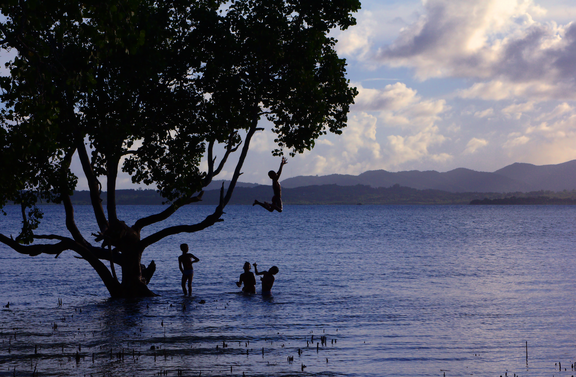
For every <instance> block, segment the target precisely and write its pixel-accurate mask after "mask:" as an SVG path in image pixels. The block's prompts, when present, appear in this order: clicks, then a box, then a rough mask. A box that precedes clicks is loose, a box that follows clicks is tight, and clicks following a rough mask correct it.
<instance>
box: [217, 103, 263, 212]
mask: <svg viewBox="0 0 576 377" xmlns="http://www.w3.org/2000/svg"><path fill="white" fill-rule="evenodd" d="M259 119H260V117H259V115H258V112H256V113H255V114H254V116H253V118H252V126H251V127H250V130H248V133H247V134H246V139H245V140H244V147H243V148H242V152H241V153H240V157H239V158H238V163H237V164H236V169H234V175H232V179H231V180H230V185H229V186H228V190H227V191H226V197H225V198H224V203H222V204H223V207H222V208H224V207H225V206H226V205H227V204H228V202H229V201H230V199H231V198H232V192H234V187H236V183H237V182H238V178H239V177H240V176H241V175H242V166H243V165H244V161H245V160H246V156H247V155H248V150H249V149H250V141H251V140H252V137H253V136H254V134H255V133H256V131H261V130H263V129H262V128H258V127H257V126H258V120H259Z"/></svg>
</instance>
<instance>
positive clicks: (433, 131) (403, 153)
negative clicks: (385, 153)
mask: <svg viewBox="0 0 576 377" xmlns="http://www.w3.org/2000/svg"><path fill="white" fill-rule="evenodd" d="M445 140H446V138H445V137H444V136H443V135H441V134H440V133H439V130H438V127H436V126H431V127H428V128H426V129H424V130H422V131H420V132H418V133H417V134H415V135H411V136H400V135H390V136H388V142H389V148H390V151H391V154H392V155H391V156H390V160H391V162H392V163H393V164H394V165H400V164H403V163H406V162H409V161H421V160H423V159H425V158H429V159H433V160H435V161H446V160H448V159H450V158H452V156H451V155H450V154H448V153H439V154H431V153H429V148H430V147H431V146H433V145H438V144H442V143H443V142H444V141H445Z"/></svg>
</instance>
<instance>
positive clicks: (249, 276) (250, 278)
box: [236, 262, 256, 293]
mask: <svg viewBox="0 0 576 377" xmlns="http://www.w3.org/2000/svg"><path fill="white" fill-rule="evenodd" d="M254 267H256V266H254ZM251 268H252V266H251V265H250V263H248V262H246V263H244V273H243V274H241V275H240V279H239V280H238V282H236V285H237V286H238V287H240V286H242V283H244V288H242V292H244V293H256V277H255V276H254V273H253V272H251V271H250V269H251Z"/></svg>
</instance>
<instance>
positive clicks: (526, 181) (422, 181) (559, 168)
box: [281, 160, 576, 193]
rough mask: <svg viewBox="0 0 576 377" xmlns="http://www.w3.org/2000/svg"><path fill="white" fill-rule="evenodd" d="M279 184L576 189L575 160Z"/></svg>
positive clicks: (295, 179)
mask: <svg viewBox="0 0 576 377" xmlns="http://www.w3.org/2000/svg"><path fill="white" fill-rule="evenodd" d="M281 184H282V187H283V188H297V187H304V186H316V185H337V186H356V185H366V186H370V187H374V188H378V187H391V186H393V185H395V184H398V185H400V186H403V187H409V188H415V189H419V190H441V191H447V192H454V193H456V192H499V193H504V192H531V191H540V190H549V191H563V190H575V189H576V160H573V161H569V162H565V163H563V164H558V165H542V166H537V165H532V164H525V163H514V164H512V165H508V166H506V167H504V168H502V169H499V170H497V171H495V172H492V173H489V172H478V171H474V170H470V169H465V168H458V169H454V170H451V171H448V172H445V173H440V172H437V171H417V170H413V171H401V172H395V173H394V172H388V171H386V170H372V171H367V172H364V173H362V174H360V175H343V174H331V175H325V176H298V177H292V178H288V179H285V180H283V181H282V182H281Z"/></svg>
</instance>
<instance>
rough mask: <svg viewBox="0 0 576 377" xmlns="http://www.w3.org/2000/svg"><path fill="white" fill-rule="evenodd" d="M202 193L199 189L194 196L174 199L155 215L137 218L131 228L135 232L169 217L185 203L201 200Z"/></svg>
mask: <svg viewBox="0 0 576 377" xmlns="http://www.w3.org/2000/svg"><path fill="white" fill-rule="evenodd" d="M202 195H204V191H200V193H199V194H198V195H196V196H192V197H186V198H180V199H178V200H176V201H175V202H174V203H172V204H171V205H170V206H169V207H168V208H166V209H165V210H164V211H162V212H160V213H157V214H155V215H151V216H148V217H145V218H142V219H139V220H138V221H136V223H135V224H134V225H133V226H132V229H134V230H135V231H136V232H140V231H141V230H142V228H144V227H146V226H149V225H152V224H155V223H158V222H160V221H164V220H166V219H167V218H169V217H170V216H172V215H173V214H174V212H176V211H177V210H178V209H179V208H181V207H183V206H185V205H188V204H192V203H196V202H199V201H201V200H202Z"/></svg>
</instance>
